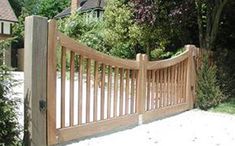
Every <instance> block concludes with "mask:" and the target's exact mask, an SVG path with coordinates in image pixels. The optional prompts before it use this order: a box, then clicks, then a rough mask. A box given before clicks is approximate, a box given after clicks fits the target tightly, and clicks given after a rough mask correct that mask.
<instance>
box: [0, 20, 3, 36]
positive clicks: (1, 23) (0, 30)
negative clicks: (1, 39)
mask: <svg viewBox="0 0 235 146" xmlns="http://www.w3.org/2000/svg"><path fill="white" fill-rule="evenodd" d="M0 34H3V22H1V21H0Z"/></svg>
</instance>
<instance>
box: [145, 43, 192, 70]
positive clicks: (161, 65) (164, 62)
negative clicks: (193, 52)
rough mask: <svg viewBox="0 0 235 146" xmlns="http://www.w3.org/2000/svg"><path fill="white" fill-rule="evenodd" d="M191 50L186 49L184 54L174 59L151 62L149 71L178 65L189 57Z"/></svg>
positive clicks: (148, 67)
mask: <svg viewBox="0 0 235 146" xmlns="http://www.w3.org/2000/svg"><path fill="white" fill-rule="evenodd" d="M189 54H190V49H188V48H187V49H186V50H185V51H184V52H183V53H182V54H180V55H177V56H174V57H173V58H169V59H165V60H160V61H150V62H149V63H148V66H147V70H155V69H161V68H166V67H170V66H173V65H176V64H178V63H180V62H182V61H184V60H185V59H187V58H188V57H189Z"/></svg>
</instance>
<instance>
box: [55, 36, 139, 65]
mask: <svg viewBox="0 0 235 146" xmlns="http://www.w3.org/2000/svg"><path fill="white" fill-rule="evenodd" d="M58 37H59V41H60V44H61V45H62V46H65V47H66V48H68V49H70V50H71V51H74V52H75V53H79V54H81V55H82V56H86V57H87V58H90V59H92V60H96V61H99V62H102V63H105V64H106V65H111V66H115V67H119V68H126V69H138V63H137V62H136V61H135V60H128V59H120V58H117V57H112V56H109V55H107V54H104V53H101V52H98V51H96V50H95V49H92V48H89V47H87V46H84V45H82V44H80V43H78V42H77V41H75V40H73V39H71V38H69V37H68V36H66V35H65V34H63V33H61V32H58Z"/></svg>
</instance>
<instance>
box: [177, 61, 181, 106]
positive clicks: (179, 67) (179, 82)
mask: <svg viewBox="0 0 235 146" xmlns="http://www.w3.org/2000/svg"><path fill="white" fill-rule="evenodd" d="M180 77H181V66H180V63H179V64H178V83H177V86H178V89H177V92H178V98H177V103H180V98H181V92H180V88H181V87H180V84H181V80H180Z"/></svg>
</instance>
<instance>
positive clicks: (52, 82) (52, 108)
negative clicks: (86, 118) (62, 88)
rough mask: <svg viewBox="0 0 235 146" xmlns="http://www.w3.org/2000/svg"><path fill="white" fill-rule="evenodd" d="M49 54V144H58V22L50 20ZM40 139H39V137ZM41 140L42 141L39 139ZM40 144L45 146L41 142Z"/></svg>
mask: <svg viewBox="0 0 235 146" xmlns="http://www.w3.org/2000/svg"><path fill="white" fill-rule="evenodd" d="M48 29H49V30H48V54H47V60H48V63H47V103H48V105H47V107H48V110H47V144H48V145H53V144H56V80H57V75H56V33H57V32H56V31H57V30H56V21H55V20H50V21H49V26H48ZM37 139H38V137H37ZM39 140H40V139H39ZM40 144H42V145H43V143H42V141H41V140H40Z"/></svg>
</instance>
